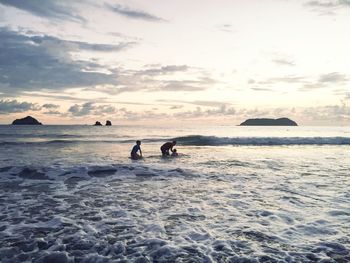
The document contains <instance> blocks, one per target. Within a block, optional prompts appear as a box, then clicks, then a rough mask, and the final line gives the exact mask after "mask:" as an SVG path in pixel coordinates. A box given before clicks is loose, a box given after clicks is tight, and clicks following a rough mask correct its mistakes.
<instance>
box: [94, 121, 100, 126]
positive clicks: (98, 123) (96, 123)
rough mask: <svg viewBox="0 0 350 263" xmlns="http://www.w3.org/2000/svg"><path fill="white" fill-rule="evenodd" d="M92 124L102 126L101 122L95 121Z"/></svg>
mask: <svg viewBox="0 0 350 263" xmlns="http://www.w3.org/2000/svg"><path fill="white" fill-rule="evenodd" d="M94 126H102V124H101V122H99V121H96V122H95V124H94Z"/></svg>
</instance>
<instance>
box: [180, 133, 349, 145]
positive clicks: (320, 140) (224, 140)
mask: <svg viewBox="0 0 350 263" xmlns="http://www.w3.org/2000/svg"><path fill="white" fill-rule="evenodd" d="M174 140H176V141H178V142H179V144H181V145H193V146H221V145H237V146H239V145H251V146H273V145H350V137H216V136H202V135H190V136H184V137H177V138H174Z"/></svg>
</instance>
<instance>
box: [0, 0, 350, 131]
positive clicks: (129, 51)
mask: <svg viewBox="0 0 350 263" xmlns="http://www.w3.org/2000/svg"><path fill="white" fill-rule="evenodd" d="M349 25H350V0H326V1H324V0H314V1H312V0H263V1H262V0H245V1H238V0H177V1H170V0H147V1H146V0H128V1H126V0H125V1H123V0H120V1H119V0H99V1H97V0H95V1H93V0H0V124H8V123H11V122H12V121H13V120H14V119H16V118H22V117H25V116H27V115H31V116H33V117H35V118H37V119H38V120H39V121H40V122H42V123H44V124H93V123H94V122H95V121H101V122H105V121H106V120H111V121H112V123H114V124H151V125H155V124H161V125H169V126H171V125H182V124H186V123H188V124H197V125H200V124H223V125H226V124H229V125H230V124H232V125H236V124H239V123H241V122H243V121H244V120H245V119H248V118H262V117H267V118H279V117H288V118H291V119H293V120H295V121H296V122H297V123H298V124H300V125H329V126H343V125H347V126H348V125H350V72H349V69H350V66H349V58H350V48H349V47H350V34H349V33H348V31H349V29H348V28H349Z"/></svg>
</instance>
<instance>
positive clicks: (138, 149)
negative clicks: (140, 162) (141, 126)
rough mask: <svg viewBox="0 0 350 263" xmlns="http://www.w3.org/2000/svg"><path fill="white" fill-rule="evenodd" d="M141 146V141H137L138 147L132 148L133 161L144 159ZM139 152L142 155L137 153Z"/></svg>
mask: <svg viewBox="0 0 350 263" xmlns="http://www.w3.org/2000/svg"><path fill="white" fill-rule="evenodd" d="M140 145H141V141H136V145H135V146H134V147H133V148H132V150H131V153H130V156H131V159H134V160H137V159H141V158H142V151H141V147H140ZM138 151H140V155H139V154H138V153H137V152H138Z"/></svg>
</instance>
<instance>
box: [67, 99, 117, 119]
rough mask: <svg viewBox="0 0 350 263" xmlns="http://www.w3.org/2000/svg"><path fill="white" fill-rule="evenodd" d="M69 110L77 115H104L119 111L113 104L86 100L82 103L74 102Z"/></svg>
mask: <svg viewBox="0 0 350 263" xmlns="http://www.w3.org/2000/svg"><path fill="white" fill-rule="evenodd" d="M68 112H69V113H70V114H71V115H73V116H75V117H81V116H87V115H96V116H103V115H107V114H114V113H116V112H117V109H116V108H115V107H113V106H111V105H96V104H95V103H93V102H86V103H83V104H80V105H79V104H74V105H73V106H71V107H70V108H69V109H68Z"/></svg>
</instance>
